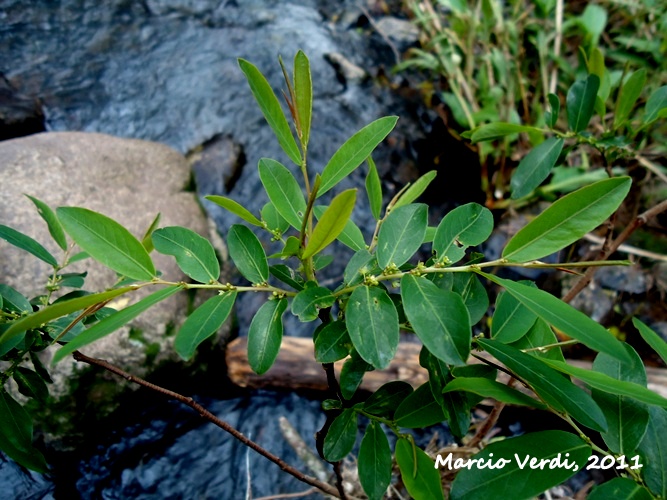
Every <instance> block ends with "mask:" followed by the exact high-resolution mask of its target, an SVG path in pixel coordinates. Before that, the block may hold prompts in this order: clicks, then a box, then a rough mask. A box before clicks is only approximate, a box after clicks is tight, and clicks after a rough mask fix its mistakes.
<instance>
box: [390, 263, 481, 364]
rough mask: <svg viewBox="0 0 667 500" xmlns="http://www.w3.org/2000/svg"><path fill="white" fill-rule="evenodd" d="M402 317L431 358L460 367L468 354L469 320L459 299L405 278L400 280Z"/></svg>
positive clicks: (418, 280) (411, 278)
mask: <svg viewBox="0 0 667 500" xmlns="http://www.w3.org/2000/svg"><path fill="white" fill-rule="evenodd" d="M401 296H402V297H403V307H404V309H405V314H406V316H407V317H408V320H409V321H410V324H411V325H412V328H413V329H414V330H415V333H416V334H417V336H418V337H419V339H420V340H421V341H422V342H423V343H424V345H425V346H426V347H427V348H428V350H429V351H431V354H433V355H434V356H436V357H437V358H440V359H441V360H443V361H444V362H446V363H448V364H450V365H463V364H465V362H466V360H467V359H468V355H469V354H470V339H471V336H472V334H471V330H470V316H469V315H468V310H467V309H466V306H465V304H464V303H463V299H462V298H461V296H460V295H458V294H456V293H454V292H450V291H447V290H443V289H441V288H439V287H438V286H437V285H435V284H434V283H432V282H431V281H429V280H427V279H424V278H417V277H415V276H412V275H410V274H406V275H405V276H403V278H402V279H401Z"/></svg>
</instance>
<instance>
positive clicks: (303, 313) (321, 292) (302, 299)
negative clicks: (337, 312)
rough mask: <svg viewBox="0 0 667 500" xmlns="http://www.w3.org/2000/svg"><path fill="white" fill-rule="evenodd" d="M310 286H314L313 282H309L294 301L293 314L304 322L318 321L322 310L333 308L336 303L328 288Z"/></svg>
mask: <svg viewBox="0 0 667 500" xmlns="http://www.w3.org/2000/svg"><path fill="white" fill-rule="evenodd" d="M309 285H313V282H312V281H311V282H308V284H307V285H306V288H305V289H304V290H302V291H300V292H299V293H298V294H297V295H296V297H294V300H292V314H293V315H294V316H298V317H299V320H300V321H304V322H305V321H314V320H316V319H317V315H318V313H319V310H320V309H322V308H325V307H331V305H333V303H334V302H335V301H336V298H335V297H334V296H333V293H332V292H331V290H329V289H328V288H324V287H321V286H317V285H314V286H309Z"/></svg>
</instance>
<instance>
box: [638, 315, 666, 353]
mask: <svg viewBox="0 0 667 500" xmlns="http://www.w3.org/2000/svg"><path fill="white" fill-rule="evenodd" d="M632 324H633V325H635V328H636V329H637V330H639V334H640V335H641V336H642V338H643V339H644V341H645V342H646V343H647V344H648V345H650V346H651V348H652V349H653V350H654V351H655V352H657V353H658V356H660V357H661V358H662V360H663V361H664V362H665V364H667V342H665V341H664V340H662V338H661V337H660V335H658V334H657V333H655V332H654V331H653V330H651V329H650V328H649V327H648V326H646V325H645V324H644V323H642V322H641V321H640V320H639V319H637V318H632Z"/></svg>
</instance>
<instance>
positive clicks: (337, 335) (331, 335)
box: [315, 321, 352, 363]
mask: <svg viewBox="0 0 667 500" xmlns="http://www.w3.org/2000/svg"><path fill="white" fill-rule="evenodd" d="M351 347H352V342H351V341H350V335H349V334H348V333H347V327H346V326H345V322H344V321H334V322H333V323H329V324H327V325H325V326H324V328H322V330H321V331H320V333H319V334H318V335H317V338H316V339H315V359H316V360H317V362H318V363H335V362H336V361H338V360H339V359H343V358H345V357H346V356H347V355H348V354H349V353H350V348H351Z"/></svg>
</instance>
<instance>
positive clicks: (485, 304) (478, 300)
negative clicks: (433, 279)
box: [452, 273, 489, 326]
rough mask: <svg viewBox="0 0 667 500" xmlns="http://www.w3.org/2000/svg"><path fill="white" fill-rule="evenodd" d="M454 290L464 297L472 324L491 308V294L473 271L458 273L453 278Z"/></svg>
mask: <svg viewBox="0 0 667 500" xmlns="http://www.w3.org/2000/svg"><path fill="white" fill-rule="evenodd" d="M452 291H453V292H455V293H457V294H458V295H460V296H461V298H462V299H463V303H464V304H465V306H466V308H467V309H468V314H469V315H470V325H471V326H472V325H475V324H477V323H478V322H479V321H480V320H481V319H482V318H483V317H484V314H485V313H486V311H487V310H488V308H489V296H488V295H487V293H486V289H485V288H484V285H482V283H480V281H479V279H478V278H477V276H475V275H474V274H472V273H456V274H455V275H454V278H453V280H452Z"/></svg>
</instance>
